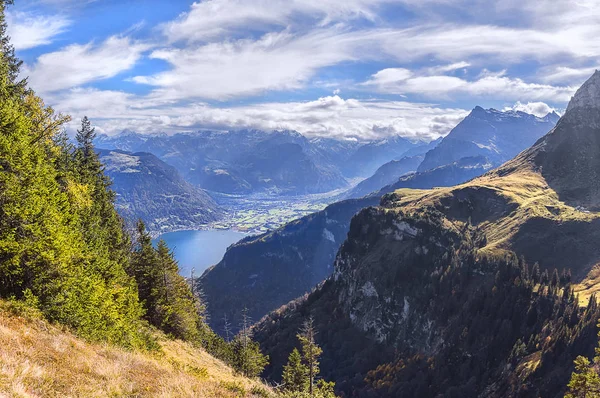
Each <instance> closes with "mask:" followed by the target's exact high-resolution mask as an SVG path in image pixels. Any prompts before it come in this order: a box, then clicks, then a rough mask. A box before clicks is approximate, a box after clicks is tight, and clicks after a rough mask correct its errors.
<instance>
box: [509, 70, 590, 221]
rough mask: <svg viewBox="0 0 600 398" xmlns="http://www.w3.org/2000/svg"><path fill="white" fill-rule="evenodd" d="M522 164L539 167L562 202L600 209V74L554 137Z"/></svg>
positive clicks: (577, 99)
mask: <svg viewBox="0 0 600 398" xmlns="http://www.w3.org/2000/svg"><path fill="white" fill-rule="evenodd" d="M518 161H521V162H525V163H530V164H533V165H535V167H537V169H538V170H540V172H541V174H542V175H543V176H544V178H545V180H546V181H547V182H548V184H549V185H550V187H551V188H552V189H553V190H555V191H556V192H557V194H558V195H559V197H560V199H561V200H564V201H566V202H567V203H569V204H571V205H572V206H574V207H582V208H585V209H588V210H593V211H597V210H599V209H600V72H598V71H596V73H594V75H593V76H592V77H591V78H590V79H589V80H588V81H587V82H586V83H585V84H584V85H583V86H582V87H581V88H580V89H579V90H578V91H577V93H576V94H575V96H574V97H573V99H572V100H571V102H570V103H569V106H568V107H567V112H566V113H565V115H564V116H563V117H562V118H561V119H560V121H559V123H558V124H557V125H556V127H555V128H554V129H553V130H552V131H551V132H550V134H548V135H546V136H544V137H543V138H542V139H540V140H539V141H538V142H537V143H536V145H534V146H533V147H532V148H531V149H530V150H528V151H527V152H526V153H524V154H522V156H520V157H519V159H518Z"/></svg>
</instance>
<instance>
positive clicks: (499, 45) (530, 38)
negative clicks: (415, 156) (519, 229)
mask: <svg viewBox="0 0 600 398" xmlns="http://www.w3.org/2000/svg"><path fill="white" fill-rule="evenodd" d="M8 24H9V34H10V35H11V37H12V41H13V44H14V46H15V48H16V50H17V55H18V56H19V57H20V58H21V59H22V60H23V61H24V66H23V68H22V74H23V76H27V77H28V78H29V83H30V86H31V87H32V88H33V89H34V90H35V91H36V93H37V94H39V95H40V96H41V97H42V98H43V99H44V100H45V102H46V103H47V104H48V105H51V106H53V107H54V108H55V109H56V110H57V111H60V112H63V113H67V114H70V115H71V116H72V117H73V122H72V124H71V125H70V126H69V129H70V130H73V129H74V127H75V126H76V124H77V122H78V121H79V120H80V118H81V117H83V116H84V115H87V116H88V117H89V118H90V119H92V121H93V123H94V124H95V125H96V127H97V129H98V130H99V131H100V132H102V133H106V134H110V135H113V134H121V133H122V131H124V130H132V131H136V132H141V133H158V132H166V133H173V132H187V131H197V130H202V129H215V130H231V129H244V128H252V129H262V130H283V129H289V130H297V131H299V132H300V133H302V134H304V135H306V136H309V137H312V136H324V137H331V138H339V139H357V138H358V139H364V140H371V139H378V138H382V137H386V136H392V135H401V136H404V137H408V138H411V139H434V138H437V137H439V136H442V135H445V134H447V133H448V132H449V131H450V130H451V129H452V128H453V127H454V126H455V125H456V124H457V123H458V122H459V121H460V120H461V119H462V118H464V117H465V116H466V115H467V114H468V113H469V111H470V110H471V109H472V108H474V107H475V106H477V105H479V106H483V107H485V108H490V107H493V108H496V109H500V110H511V109H512V110H521V111H525V112H529V113H534V114H536V115H538V116H543V115H544V114H546V113H548V112H550V111H553V110H556V111H558V112H559V113H560V111H561V110H563V109H565V108H566V105H567V103H568V101H569V99H570V97H571V96H572V95H573V94H574V92H575V91H576V89H577V87H578V86H579V85H581V83H583V82H584V81H585V80H586V79H587V78H588V77H589V76H590V75H591V74H592V73H593V72H594V70H595V69H596V68H597V67H598V65H599V64H600V60H599V59H598V55H599V54H600V41H599V40H598V37H600V0H499V1H495V2H490V1H484V0H203V1H195V2H194V1H184V0H168V1H167V0H160V1H159V0H16V4H15V5H14V6H11V7H9V11H8Z"/></svg>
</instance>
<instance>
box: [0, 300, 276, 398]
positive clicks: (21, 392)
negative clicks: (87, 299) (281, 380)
mask: <svg viewBox="0 0 600 398" xmlns="http://www.w3.org/2000/svg"><path fill="white" fill-rule="evenodd" d="M10 307H11V305H10V304H8V303H6V302H0V397H219V398H221V397H224V398H225V397H262V396H265V397H266V396H269V392H268V388H267V387H265V386H263V385H262V384H260V383H259V382H257V381H253V380H249V379H246V378H243V377H240V376H237V375H235V374H234V373H233V371H232V370H231V369H230V368H229V367H227V366H226V365H225V364H224V363H222V362H221V361H219V360H217V359H215V358H214V357H212V356H210V355H209V354H208V353H206V352H205V351H202V350H199V349H196V348H194V347H192V346H190V345H189V344H187V343H184V342H181V341H173V340H169V339H167V338H165V337H163V336H158V340H159V344H160V346H161V349H160V350H159V351H157V352H156V353H152V354H150V353H139V352H130V351H125V350H123V349H120V348H116V347H111V346H106V345H101V344H91V343H88V342H85V341H82V340H81V339H79V338H77V337H76V336H74V335H72V334H71V333H69V332H67V331H64V330H60V329H59V328H57V327H55V326H52V325H49V324H48V323H47V322H45V321H42V320H40V319H37V318H35V317H27V316H26V317H23V316H17V315H14V312H13V311H10Z"/></svg>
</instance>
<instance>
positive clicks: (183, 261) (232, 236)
mask: <svg viewBox="0 0 600 398" xmlns="http://www.w3.org/2000/svg"><path fill="white" fill-rule="evenodd" d="M246 236H248V235H247V234H244V233H241V232H237V231H232V230H207V231H177V232H169V233H166V234H163V235H161V236H159V237H158V238H157V239H155V240H154V243H157V242H158V240H159V239H163V240H164V241H165V242H167V245H169V248H170V249H171V250H173V252H174V254H175V259H176V260H177V261H178V262H179V271H180V273H181V275H183V276H185V277H189V276H190V273H191V272H192V268H193V269H194V273H195V275H196V276H200V275H201V274H202V273H203V272H204V271H205V270H206V269H207V268H208V267H210V266H212V265H215V264H217V263H218V262H219V261H221V259H222V258H223V255H224V254H225V251H226V250H227V248H228V247H229V246H230V245H232V244H233V243H236V242H238V241H239V240H240V239H242V238H244V237H246Z"/></svg>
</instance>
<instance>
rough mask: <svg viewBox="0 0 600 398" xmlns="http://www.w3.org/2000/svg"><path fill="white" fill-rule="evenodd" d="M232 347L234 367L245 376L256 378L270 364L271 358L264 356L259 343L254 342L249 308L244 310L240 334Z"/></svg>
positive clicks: (232, 343)
mask: <svg viewBox="0 0 600 398" xmlns="http://www.w3.org/2000/svg"><path fill="white" fill-rule="evenodd" d="M231 346H232V351H233V360H232V366H233V368H234V369H235V370H236V371H238V372H239V373H241V374H243V375H244V376H247V377H256V376H258V375H260V374H261V373H262V371H263V370H264V368H265V366H267V365H268V364H269V357H268V356H265V355H263V354H262V352H261V351H260V346H259V345H258V343H257V342H255V341H253V340H252V332H251V330H250V318H249V317H248V309H247V308H244V310H243V312H242V322H241V325H240V332H239V334H238V335H237V336H236V337H235V339H234V340H233V341H232V342H231Z"/></svg>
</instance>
